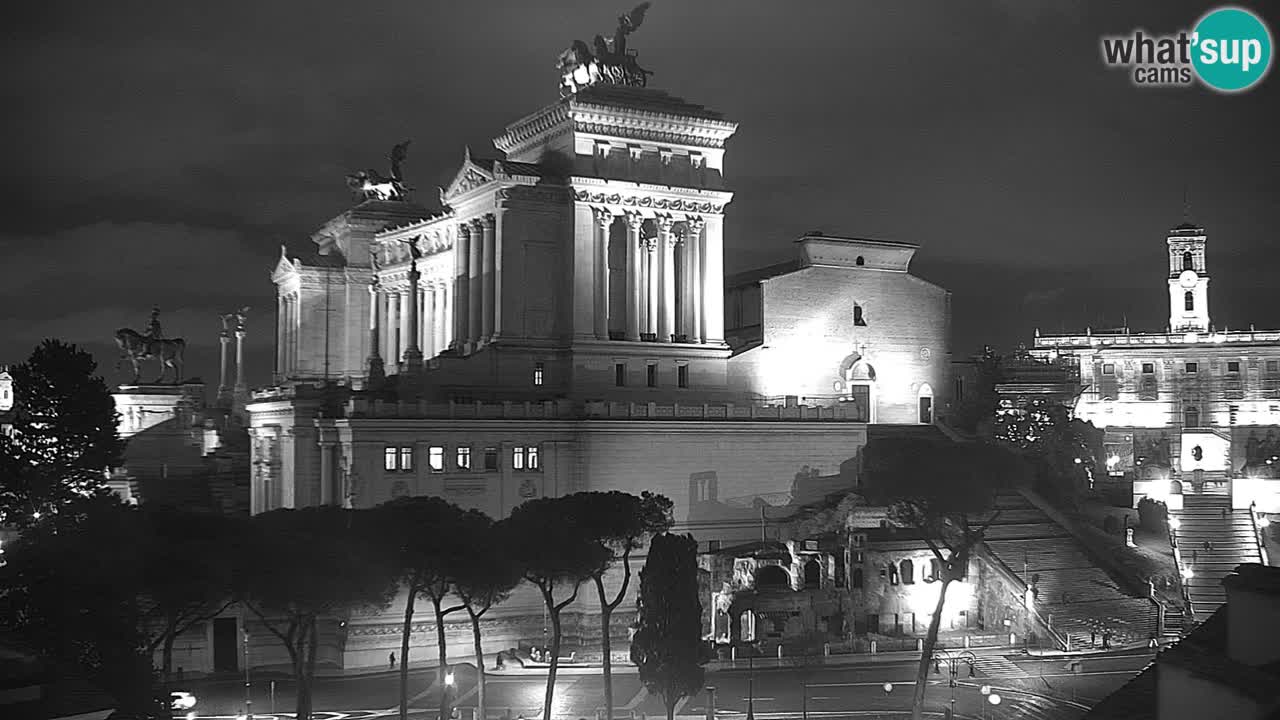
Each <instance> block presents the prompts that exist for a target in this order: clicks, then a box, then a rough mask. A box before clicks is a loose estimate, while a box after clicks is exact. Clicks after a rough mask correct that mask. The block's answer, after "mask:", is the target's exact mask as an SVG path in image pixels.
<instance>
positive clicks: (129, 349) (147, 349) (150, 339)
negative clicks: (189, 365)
mask: <svg viewBox="0 0 1280 720" xmlns="http://www.w3.org/2000/svg"><path fill="white" fill-rule="evenodd" d="M115 337H116V345H117V346H118V347H119V348H120V357H119V359H117V360H116V368H117V369H118V368H119V367H120V363H121V362H122V361H124V360H125V359H128V361H129V362H130V363H131V364H132V365H133V383H134V384H135V385H136V384H137V383H138V377H139V376H140V375H141V374H142V368H141V363H142V361H143V360H151V359H155V360H159V361H160V375H159V376H158V377H157V378H156V379H155V382H154V384H156V385H159V384H161V383H163V382H164V375H165V369H166V368H173V384H175V385H177V384H178V383H180V382H182V354H183V353H184V352H185V351H186V349H187V342H186V341H185V340H183V339H182V338H166V337H164V334H163V333H162V331H161V329H160V309H159V308H153V309H152V310H151V321H150V322H149V323H148V324H147V332H146V334H145V335H144V334H142V333H140V332H138V331H136V330H134V329H132V328H120V329H119V330H117V331H116V336H115Z"/></svg>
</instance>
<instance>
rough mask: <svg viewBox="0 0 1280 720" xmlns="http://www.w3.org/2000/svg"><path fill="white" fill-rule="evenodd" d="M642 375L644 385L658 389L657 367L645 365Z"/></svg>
mask: <svg viewBox="0 0 1280 720" xmlns="http://www.w3.org/2000/svg"><path fill="white" fill-rule="evenodd" d="M644 373H645V375H644V379H645V383H646V384H647V385H648V386H649V387H658V366H657V365H653V364H649V365H646V366H645V369H644Z"/></svg>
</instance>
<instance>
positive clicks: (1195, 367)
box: [1186, 362, 1200, 374]
mask: <svg viewBox="0 0 1280 720" xmlns="http://www.w3.org/2000/svg"><path fill="white" fill-rule="evenodd" d="M1186 369H1187V372H1188V373H1192V374H1194V373H1197V372H1200V363H1193V362H1189V363H1187V365H1186Z"/></svg>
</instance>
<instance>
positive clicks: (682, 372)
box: [676, 365, 689, 388]
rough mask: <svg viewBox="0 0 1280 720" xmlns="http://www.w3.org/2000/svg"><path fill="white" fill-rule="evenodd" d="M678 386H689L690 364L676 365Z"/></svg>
mask: <svg viewBox="0 0 1280 720" xmlns="http://www.w3.org/2000/svg"><path fill="white" fill-rule="evenodd" d="M676 386H677V387H682V388H687V387H689V366H688V365H677V366H676Z"/></svg>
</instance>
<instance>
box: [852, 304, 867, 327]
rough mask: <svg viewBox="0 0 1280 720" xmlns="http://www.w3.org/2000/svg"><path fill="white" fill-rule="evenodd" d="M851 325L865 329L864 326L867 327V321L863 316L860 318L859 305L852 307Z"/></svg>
mask: <svg viewBox="0 0 1280 720" xmlns="http://www.w3.org/2000/svg"><path fill="white" fill-rule="evenodd" d="M853 324H854V325H856V326H858V327H866V326H867V319H866V318H865V317H863V316H862V306H861V305H854V306H853Z"/></svg>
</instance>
